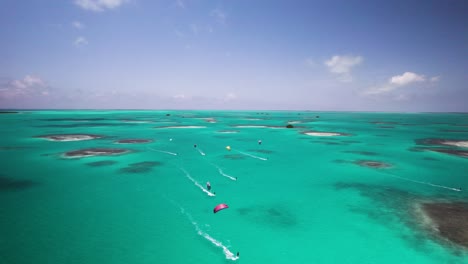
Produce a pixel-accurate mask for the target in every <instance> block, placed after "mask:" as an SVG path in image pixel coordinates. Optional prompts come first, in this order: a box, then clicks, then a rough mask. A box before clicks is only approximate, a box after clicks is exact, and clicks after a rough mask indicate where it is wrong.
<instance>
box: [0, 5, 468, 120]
mask: <svg viewBox="0 0 468 264" xmlns="http://www.w3.org/2000/svg"><path fill="white" fill-rule="evenodd" d="M0 5H2V8H0V22H1V23H0V33H1V34H2V36H5V37H6V38H5V39H8V41H4V42H2V43H1V44H0V57H1V58H3V59H2V60H0V68H1V69H2V71H0V108H49V109H50V108H82V109H85V108H94V109H96V108H103V109H107V108H112V109H140V108H144V109H278V110H282V109H284V110H293V109H294V110H296V109H297V110H300V109H311V110H338V111H339V110H353V111H359V110H363V111H468V104H467V103H466V102H465V101H466V98H468V87H466V83H467V81H468V75H467V74H466V69H468V61H467V60H466V59H465V58H467V57H468V50H467V49H466V47H467V46H468V45H467V44H468V28H467V27H466V26H465V25H467V24H468V2H466V1H462V0H455V1H451V2H450V3H449V4H447V3H446V2H444V1H429V2H428V1H422V0H421V1H412V2H407V1H393V2H391V3H385V2H384V3H382V2H380V3H376V2H375V1H368V2H366V1H365V2H362V1H357V0H356V1H354V0H351V1H343V2H335V3H327V2H311V1H298V2H295V3H294V4H292V3H288V2H287V1H284V2H271V3H269V5H268V6H265V5H263V4H262V3H260V2H254V1H203V2H199V1H190V0H163V1H150V0H68V1H61V2H60V3H46V2H43V3H39V2H30V3H25V2H20V1H6V2H4V3H2V4H0ZM52 7H53V8H52ZM15 13H16V15H14V14H15ZM20 17H21V19H20ZM304 62H305V63H304Z"/></svg>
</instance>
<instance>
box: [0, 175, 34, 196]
mask: <svg viewBox="0 0 468 264" xmlns="http://www.w3.org/2000/svg"><path fill="white" fill-rule="evenodd" d="M38 184H39V183H38V182H36V181H31V180H17V179H13V178H9V177H6V176H2V175H0V191H1V192H8V191H21V190H24V189H28V188H31V187H34V186H36V185H38Z"/></svg>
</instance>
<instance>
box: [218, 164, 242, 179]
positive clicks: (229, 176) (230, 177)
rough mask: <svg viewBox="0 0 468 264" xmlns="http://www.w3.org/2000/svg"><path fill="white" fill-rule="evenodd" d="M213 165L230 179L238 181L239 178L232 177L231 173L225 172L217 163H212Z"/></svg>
mask: <svg viewBox="0 0 468 264" xmlns="http://www.w3.org/2000/svg"><path fill="white" fill-rule="evenodd" d="M212 165H213V166H215V167H216V168H217V169H218V172H219V174H221V175H223V176H224V177H226V178H229V179H231V180H233V181H237V178H235V177H232V176H231V175H228V174H226V173H224V172H223V170H222V169H221V168H220V167H219V166H217V165H216V164H212Z"/></svg>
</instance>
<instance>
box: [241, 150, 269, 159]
mask: <svg viewBox="0 0 468 264" xmlns="http://www.w3.org/2000/svg"><path fill="white" fill-rule="evenodd" d="M236 151H237V152H239V153H240V154H242V155H246V156H249V157H251V158H254V159H259V160H268V159H267V158H262V157H258V156H255V155H252V154H249V153H245V152H242V151H239V150H236Z"/></svg>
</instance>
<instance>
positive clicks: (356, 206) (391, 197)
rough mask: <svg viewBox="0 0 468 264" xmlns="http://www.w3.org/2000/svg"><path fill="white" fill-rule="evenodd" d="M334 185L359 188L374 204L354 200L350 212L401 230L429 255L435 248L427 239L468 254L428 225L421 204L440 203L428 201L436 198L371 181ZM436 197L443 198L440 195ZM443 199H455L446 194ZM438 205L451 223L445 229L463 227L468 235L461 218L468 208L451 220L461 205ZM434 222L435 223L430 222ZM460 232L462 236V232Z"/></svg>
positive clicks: (419, 249) (360, 192)
mask: <svg viewBox="0 0 468 264" xmlns="http://www.w3.org/2000/svg"><path fill="white" fill-rule="evenodd" d="M334 187H335V189H336V190H338V191H345V190H350V191H357V192H358V193H359V194H360V195H361V196H362V197H365V198H368V199H369V200H370V201H371V202H372V203H373V205H372V206H369V205H367V204H361V203H360V202H354V203H350V204H348V207H349V209H350V211H351V212H354V213H356V214H360V215H364V216H366V217H367V218H369V219H370V220H373V221H375V222H377V223H378V224H381V225H383V226H386V227H388V228H389V229H391V230H401V231H398V232H397V234H399V235H400V236H401V238H402V239H403V240H404V241H406V242H407V243H408V245H409V246H411V247H412V248H414V249H416V250H418V251H421V252H423V253H425V254H430V252H431V251H432V245H430V244H428V243H427V242H428V241H429V240H433V241H435V242H438V243H440V244H441V245H444V246H445V247H447V248H448V249H449V250H451V251H453V252H454V253H455V254H458V255H463V254H465V253H466V250H460V247H459V246H454V244H453V243H447V238H444V237H442V235H443V234H442V233H439V232H434V226H428V223H427V218H428V216H427V214H426V213H425V212H424V210H421V205H422V204H440V203H439V202H428V201H430V200H434V199H433V198H426V197H422V196H418V195H415V194H413V193H409V192H406V191H403V190H398V189H394V188H389V187H383V186H379V185H372V184H363V183H348V182H339V183H336V184H335V185H334ZM437 199H438V200H441V198H437ZM443 199H444V200H445V199H453V198H451V197H445V198H443ZM435 207H438V208H436V210H437V212H438V213H440V217H441V218H443V220H441V222H445V221H447V222H448V223H450V224H447V225H446V228H448V229H450V228H454V229H451V230H450V231H454V232H456V230H457V229H458V230H462V229H463V232H465V234H466V230H468V229H467V228H466V225H467V224H468V221H460V220H466V219H467V218H466V216H467V215H466V212H467V211H463V212H459V213H456V214H457V216H456V220H454V221H452V220H453V219H451V215H452V214H451V213H450V211H451V210H455V211H456V210H460V205H456V206H455V208H453V209H450V207H451V206H449V209H447V208H442V209H441V208H440V206H438V205H436V206H435ZM465 207H466V203H465ZM463 210H466V209H463ZM445 213H447V214H445ZM444 214H445V215H444ZM463 217H464V219H463ZM431 221H434V220H431ZM432 224H433V223H431V224H430V225H432ZM450 231H449V232H450ZM457 235H458V236H460V234H457ZM463 239H464V240H463V241H466V236H463ZM458 245H460V244H458ZM461 258H463V257H461ZM454 263H458V262H454Z"/></svg>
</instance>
